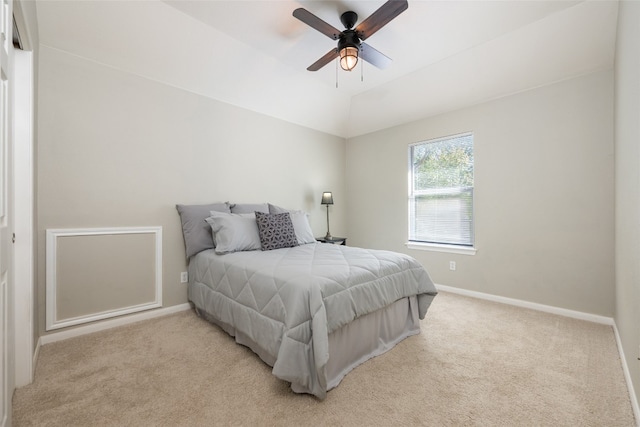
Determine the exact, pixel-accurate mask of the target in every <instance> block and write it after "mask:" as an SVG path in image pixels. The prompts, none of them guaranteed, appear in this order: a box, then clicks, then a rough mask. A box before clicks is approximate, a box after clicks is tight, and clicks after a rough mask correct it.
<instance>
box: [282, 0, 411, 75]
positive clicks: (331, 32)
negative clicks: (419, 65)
mask: <svg viewBox="0 0 640 427" xmlns="http://www.w3.org/2000/svg"><path fill="white" fill-rule="evenodd" d="M408 7H409V4H408V3H407V0H388V1H387V2H386V3H385V4H383V5H382V6H380V8H379V9H378V10H376V11H375V12H373V13H372V14H371V15H370V16H369V17H368V18H367V19H365V20H364V21H362V22H361V23H360V25H358V26H357V27H355V28H353V26H354V25H355V24H356V21H357V20H358V14H357V13H355V12H352V11H348V12H345V13H343V14H342V15H340V21H341V22H342V25H344V26H345V29H344V30H343V31H340V30H338V29H337V28H335V27H334V26H333V25H331V24H328V23H326V22H325V21H323V20H322V19H320V18H318V17H317V16H316V15H314V14H313V13H311V12H309V11H308V10H306V9H303V8H298V9H296V10H294V11H293V16H295V17H296V18H298V19H299V20H301V21H302V22H304V23H305V24H307V25H309V26H310V27H311V28H315V29H316V30H318V31H320V32H321V33H322V34H324V35H325V36H327V37H329V38H332V39H333V40H338V46H337V47H335V48H333V49H331V50H330V51H329V52H327V53H326V54H325V55H324V56H323V57H322V58H320V59H318V60H317V61H316V62H314V63H313V64H311V65H310V66H309V67H308V68H307V70H309V71H318V70H319V69H320V68H322V67H324V66H325V65H327V64H328V63H329V62H331V61H333V60H334V59H335V58H337V57H340V67H342V69H343V70H346V71H351V70H352V69H353V68H354V67H355V66H356V64H357V63H358V57H360V58H362V59H364V60H365V61H367V62H368V63H370V64H372V65H375V66H376V67H378V68H381V69H383V68H386V67H387V66H389V64H391V58H389V57H387V56H386V55H384V54H382V53H380V52H378V51H377V50H375V49H374V48H372V47H371V46H369V45H368V44H366V43H364V40H366V39H367V38H369V37H371V36H372V35H373V34H374V33H375V32H376V31H378V30H379V29H380V28H382V27H384V26H385V25H387V24H388V23H389V22H390V21H391V20H392V19H394V18H395V17H396V16H398V15H400V14H401V13H402V12H404V11H405V10H407V8H408Z"/></svg>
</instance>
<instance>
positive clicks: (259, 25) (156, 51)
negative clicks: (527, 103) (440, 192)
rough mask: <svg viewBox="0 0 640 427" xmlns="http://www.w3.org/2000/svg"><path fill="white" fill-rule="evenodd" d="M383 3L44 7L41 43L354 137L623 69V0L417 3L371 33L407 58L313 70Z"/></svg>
mask: <svg viewBox="0 0 640 427" xmlns="http://www.w3.org/2000/svg"><path fill="white" fill-rule="evenodd" d="M383 3H384V0H379V1H369V0H366V1H359V0H344V1H309V0H299V1H293V0H255V1H248V0H247V1H238V0H235V1H228V0H195V1H194V0H166V1H160V0H147V1H118V0H107V1H94V0H89V1H86V0H85V1H81V0H72V1H61V0H39V1H38V3H37V11H38V26H39V34H40V43H41V44H42V45H45V46H48V47H50V48H54V49H59V50H63V51H66V52H69V53H71V54H73V55H78V56H81V57H84V58H87V59H89V60H92V61H96V62H99V63H102V64H105V65H108V66H110V67H114V68H117V69H120V70H124V71H127V72H131V73H134V74H137V75H141V76H144V77H147V78H150V79H153V80H156V81H160V82H163V83H166V84H169V85H172V86H175V87H179V88H182V89H185V90H188V91H191V92H194V93H198V94H201V95H204V96H208V97H211V98H214V99H217V100H220V101H223V102H227V103H229V104H232V105H236V106H240V107H243V108H247V109H249V110H252V111H256V112H259V113H263V114H266V115H269V116H273V117H276V118H279V119H283V120H286V121H289V122H293V123H296V124H299V125H302V126H305V127H309V128H312V129H317V130H320V131H322V132H327V133H330V134H334V135H339V136H342V137H345V138H348V137H353V136H357V135H361V134H365V133H369V132H373V131H376V130H380V129H384V128H388V127H392V126H395V125H399V124H402V123H406V122H409V121H413V120H417V119H420V118H423V117H427V116H431V115H435V114H439V113H442V112H445V111H451V110H454V109H458V108H462V107H465V106H468V105H473V104H477V103H480V102H484V101H487V100H490V99H495V98H498V97H502V96H506V95H509V94H512V93H517V92H520V91H523V90H527V89H531V88H534V87H539V86H543V85H546V84H550V83H554V82H557V81H561V80H564V79H568V78H572V77H576V76H579V75H582V74H585V73H590V72H593V71H597V70H602V69H608V68H611V67H613V62H614V57H615V35H616V23H617V14H618V4H617V1H613V0H586V1H585V0H582V1H572V0H555V1H543V0H531V1H524V0H502V1H485V0H468V1H458V0H446V1H432V0H409V8H408V9H407V10H406V11H405V12H403V13H402V14H400V15H399V16H398V17H397V18H396V19H394V20H393V21H391V22H390V23H389V24H388V25H386V26H385V27H383V28H382V29H381V30H380V31H378V32H377V33H376V34H374V35H373V36H371V37H370V38H369V39H367V43H368V44H370V45H371V46H372V47H374V48H376V49H377V50H379V51H381V52H382V53H384V54H385V55H387V56H389V57H390V58H392V59H393V63H392V64H391V66H390V67H389V68H387V69H385V70H379V69H377V68H375V67H373V66H372V65H369V64H368V63H364V64H363V65H362V67H361V66H360V64H358V66H357V67H356V69H355V70H354V71H352V72H346V71H343V70H341V69H340V70H338V69H337V67H336V65H335V64H334V63H330V64H329V65H327V66H325V67H324V68H322V69H321V70H319V71H317V72H309V71H307V70H306V68H307V67H308V66H309V65H311V64H312V63H313V62H315V61H316V60H317V59H318V58H320V57H321V56H322V55H324V54H325V53H327V52H328V51H329V50H330V49H332V48H334V47H335V46H336V43H335V41H333V40H331V39H330V38H328V37H326V36H324V35H323V34H321V33H319V32H318V31H316V30H314V29H312V28H311V27H309V26H307V25H305V24H304V23H302V22H300V21H299V20H297V19H296V18H294V17H293V16H292V12H293V10H295V9H296V8H298V7H303V8H305V9H307V10H308V11H310V12H312V13H313V14H315V15H317V16H318V17H320V18H321V19H323V20H325V21H326V22H328V23H329V24H331V25H333V26H334V27H336V28H338V29H342V28H343V27H342V24H341V23H340V19H339V16H340V14H341V13H342V12H345V11H347V10H353V11H355V12H356V13H357V14H358V16H359V19H358V23H359V22H361V21H362V20H363V19H365V18H366V17H367V16H369V15H370V14H371V13H373V12H374V11H375V10H376V9H378V8H379V7H380V6H381V5H382V4H383ZM336 85H337V87H336Z"/></svg>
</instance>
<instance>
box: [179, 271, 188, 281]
mask: <svg viewBox="0 0 640 427" xmlns="http://www.w3.org/2000/svg"><path fill="white" fill-rule="evenodd" d="M188 281H189V273H187V272H186V271H183V272H182V273H180V283H187V282H188Z"/></svg>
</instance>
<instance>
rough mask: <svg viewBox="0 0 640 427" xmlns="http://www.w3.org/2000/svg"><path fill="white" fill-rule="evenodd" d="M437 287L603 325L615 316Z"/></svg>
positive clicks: (611, 320) (607, 323)
mask: <svg viewBox="0 0 640 427" xmlns="http://www.w3.org/2000/svg"><path fill="white" fill-rule="evenodd" d="M436 288H437V289H438V290H441V291H443V292H450V293H452V294H459V295H465V296H468V297H473V298H478V299H484V300H488V301H493V302H499V303H502V304H508V305H514V306H516V307H522V308H529V309H531V310H537V311H543V312H545V313H551V314H557V315H559V316H564V317H571V318H574V319H580V320H587V321H589V322H594V323H600V324H603V325H611V326H613V324H614V322H613V318H612V317H606V316H600V315H597V314H591V313H584V312H582V311H574V310H568V309H566V308H559V307H554V306H551V305H544V304H538V303H535V302H529V301H523V300H519V299H515V298H507V297H501V296H497V295H491V294H485V293H483V292H476V291H469V290H466V289H460V288H454V287H452V286H445V285H438V284H436Z"/></svg>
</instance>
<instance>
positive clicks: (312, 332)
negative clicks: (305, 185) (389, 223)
mask: <svg viewBox="0 0 640 427" xmlns="http://www.w3.org/2000/svg"><path fill="white" fill-rule="evenodd" d="M189 279H190V280H189V300H190V301H192V302H194V304H195V305H196V307H197V308H198V309H200V310H203V311H205V312H206V313H208V315H209V316H211V317H213V318H214V320H215V321H216V322H217V323H219V324H221V325H222V326H226V327H225V329H226V330H227V332H229V333H232V334H233V335H236V339H238V335H239V334H241V335H242V336H243V337H244V340H245V341H246V340H248V341H249V342H252V343H254V345H255V344H257V345H258V346H259V348H258V349H255V348H254V351H256V353H258V354H259V355H260V357H261V358H262V359H263V360H265V362H267V363H269V364H270V365H271V366H273V374H274V375H275V376H276V377H278V378H281V379H283V380H286V381H290V382H292V383H294V384H298V385H300V386H302V387H303V388H306V389H308V390H309V391H310V392H311V393H313V394H314V395H316V396H318V397H319V398H321V399H323V398H324V397H325V396H326V389H327V384H326V375H325V366H326V364H327V361H328V359H329V346H328V335H329V334H330V333H331V332H333V331H335V330H337V329H339V328H340V327H342V326H344V325H346V324H347V323H349V322H351V321H352V320H354V319H355V318H357V317H359V316H362V315H365V314H368V313H371V312H374V311H376V310H378V309H381V308H383V307H386V306H387V305H389V304H391V303H393V302H395V301H397V300H399V299H401V298H404V297H408V296H411V295H417V296H418V308H419V317H420V319H423V318H424V316H425V314H426V312H427V309H428V308H429V305H430V304H431V301H432V300H433V298H434V297H435V295H436V293H437V292H436V289H435V286H434V285H433V282H432V281H431V279H430V277H429V275H428V274H427V272H426V270H425V269H424V268H423V267H422V266H421V265H420V264H419V263H418V262H417V261H416V260H415V259H414V258H412V257H410V256H408V255H404V254H400V253H396V252H388V251H379V250H367V249H361V248H355V247H348V246H339V245H331V244H323V243H317V244H307V245H302V246H297V247H294V248H286V249H277V250H273V251H264V252H263V251H249V252H236V253H230V254H225V255H217V254H215V252H214V251H213V250H206V251H203V252H201V253H200V254H198V255H196V256H195V257H194V258H192V260H191V262H190V265H189ZM239 342H240V341H239Z"/></svg>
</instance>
